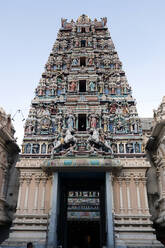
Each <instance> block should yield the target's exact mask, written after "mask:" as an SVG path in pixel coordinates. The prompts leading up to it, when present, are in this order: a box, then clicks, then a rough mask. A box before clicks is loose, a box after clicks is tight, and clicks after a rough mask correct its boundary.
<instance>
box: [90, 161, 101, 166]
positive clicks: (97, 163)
mask: <svg viewBox="0 0 165 248" xmlns="http://www.w3.org/2000/svg"><path fill="white" fill-rule="evenodd" d="M90 164H91V165H99V160H91V161H90Z"/></svg>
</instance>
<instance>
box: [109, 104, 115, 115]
mask: <svg viewBox="0 0 165 248" xmlns="http://www.w3.org/2000/svg"><path fill="white" fill-rule="evenodd" d="M115 112H116V104H115V103H114V104H112V105H111V106H110V114H115Z"/></svg>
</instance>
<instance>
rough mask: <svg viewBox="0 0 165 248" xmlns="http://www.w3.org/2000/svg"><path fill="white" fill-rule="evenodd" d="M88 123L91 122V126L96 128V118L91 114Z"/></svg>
mask: <svg viewBox="0 0 165 248" xmlns="http://www.w3.org/2000/svg"><path fill="white" fill-rule="evenodd" d="M90 124H91V128H96V126H97V119H96V117H94V116H93V117H92V118H91V122H90Z"/></svg>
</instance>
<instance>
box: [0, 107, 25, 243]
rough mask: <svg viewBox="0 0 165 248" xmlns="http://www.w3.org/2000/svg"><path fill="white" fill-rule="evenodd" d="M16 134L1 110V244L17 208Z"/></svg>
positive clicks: (7, 117) (17, 150) (9, 120)
mask: <svg viewBox="0 0 165 248" xmlns="http://www.w3.org/2000/svg"><path fill="white" fill-rule="evenodd" d="M14 133H15V131H14V127H13V125H12V122H11V116H10V115H8V114H6V113H5V111H4V110H3V108H0V243H1V242H2V241H4V240H5V238H7V237H8V234H9V228H10V226H11V223H12V220H13V215H14V213H15V210H16V206H17V196H18V188H19V181H18V171H17V170H16V168H15V164H16V161H17V158H18V153H19V151H20V149H19V147H18V146H17V144H16V140H15V138H14Z"/></svg>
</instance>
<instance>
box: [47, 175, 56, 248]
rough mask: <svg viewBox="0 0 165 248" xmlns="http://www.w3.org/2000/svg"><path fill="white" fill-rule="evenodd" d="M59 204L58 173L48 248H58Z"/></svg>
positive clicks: (54, 178) (54, 189)
mask: <svg viewBox="0 0 165 248" xmlns="http://www.w3.org/2000/svg"><path fill="white" fill-rule="evenodd" d="M57 202H58V172H54V174H53V185H52V196H51V210H50V220H49V229H48V241H47V248H56V247H57V213H58V210H57V206H58V203H57Z"/></svg>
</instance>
